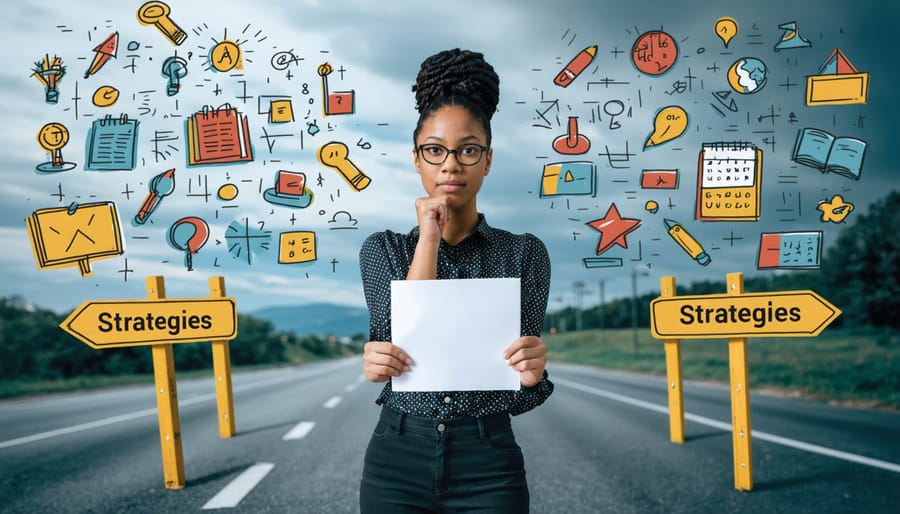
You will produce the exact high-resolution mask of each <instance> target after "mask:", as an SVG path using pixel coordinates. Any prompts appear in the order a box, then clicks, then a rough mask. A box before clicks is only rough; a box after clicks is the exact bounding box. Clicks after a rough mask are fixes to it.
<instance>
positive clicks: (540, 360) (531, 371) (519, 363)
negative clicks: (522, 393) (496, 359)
mask: <svg viewBox="0 0 900 514" xmlns="http://www.w3.org/2000/svg"><path fill="white" fill-rule="evenodd" d="M503 358H504V359H506V360H507V363H508V364H509V365H510V366H512V368H513V369H514V370H516V371H518V372H519V379H520V382H521V383H522V385H523V386H525V387H534V386H536V385H537V384H538V382H540V381H541V379H542V378H544V367H545V366H547V346H546V345H545V344H544V341H543V340H541V338H540V337H535V336H523V337H520V338H518V339H516V340H515V342H514V343H513V344H511V345H510V346H509V348H507V349H506V351H505V352H503Z"/></svg>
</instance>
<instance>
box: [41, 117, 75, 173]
mask: <svg viewBox="0 0 900 514" xmlns="http://www.w3.org/2000/svg"><path fill="white" fill-rule="evenodd" d="M37 141H38V144H39V145H41V148H43V149H44V150H46V151H47V153H49V154H50V157H51V161H50V162H42V163H40V164H38V165H37V166H36V168H37V170H38V171H45V172H53V171H69V170H71V169H73V168H75V163H74V162H65V161H64V160H63V156H62V148H63V147H64V146H66V144H67V143H68V142H69V131H68V129H66V127H65V126H64V125H63V124H62V123H55V122H54V123H48V124H46V125H44V126H43V127H41V130H39V131H38V134H37Z"/></svg>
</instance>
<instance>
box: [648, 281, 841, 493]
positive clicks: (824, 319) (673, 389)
mask: <svg viewBox="0 0 900 514" xmlns="http://www.w3.org/2000/svg"><path fill="white" fill-rule="evenodd" d="M726 284H727V286H726V287H727V289H728V291H727V293H726V294H724V295H696V296H676V295H675V277H662V278H661V279H660V296H659V297H658V298H656V299H655V300H653V301H652V302H650V331H651V333H652V335H653V337H655V338H656V339H662V340H663V341H664V344H665V352H666V383H667V384H668V388H667V389H668V392H669V436H670V440H671V441H672V442H674V443H679V444H680V443H684V395H683V393H682V377H681V348H680V341H681V339H682V338H685V339H702V338H707V339H709V338H727V339H728V363H729V368H730V373H729V377H730V383H731V432H732V434H731V438H732V446H733V452H734V488H735V489H737V490H739V491H749V490H751V489H753V466H752V456H751V441H750V382H749V379H748V366H747V338H748V337H775V336H780V337H810V336H816V335H819V334H820V333H821V332H822V330H824V329H825V327H827V326H828V325H829V324H831V322H832V321H834V319H835V318H837V317H838V316H839V315H840V314H841V311H840V309H838V308H837V307H835V306H834V305H831V304H830V303H828V301H827V300H825V299H824V298H822V297H821V296H819V295H818V294H816V293H815V292H813V291H780V292H771V293H744V274H743V273H729V274H728V275H727V277H726Z"/></svg>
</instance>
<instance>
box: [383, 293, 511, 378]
mask: <svg viewBox="0 0 900 514" xmlns="http://www.w3.org/2000/svg"><path fill="white" fill-rule="evenodd" d="M520 282H521V281H520V280H519V279H518V278H478V279H448V280H394V281H392V282H391V333H392V339H393V343H394V344H396V345H398V346H400V347H401V348H403V349H404V350H405V351H406V353H408V354H409V356H410V357H412V359H413V361H414V364H413V366H412V371H407V372H405V373H403V375H401V376H399V377H393V378H392V379H391V380H392V384H393V386H392V387H393V390H394V391H475V390H508V389H512V390H518V389H519V384H520V382H519V372H518V371H516V370H514V369H512V368H511V367H510V366H509V365H508V364H507V363H506V360H505V359H504V358H503V352H504V350H506V348H507V347H509V345H511V344H512V343H513V342H515V340H516V339H518V338H519V335H520V330H521V323H520V318H521V306H520V304H521V296H520V287H521V286H520Z"/></svg>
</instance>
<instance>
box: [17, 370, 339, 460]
mask: <svg viewBox="0 0 900 514" xmlns="http://www.w3.org/2000/svg"><path fill="white" fill-rule="evenodd" d="M331 371H332V369H331V368H325V369H321V370H317V371H314V372H310V373H309V374H299V376H298V374H294V373H291V374H289V375H282V376H278V377H275V378H270V379H263V380H260V381H259V382H250V383H248V384H244V385H240V386H236V387H234V388H233V389H232V392H233V393H242V392H244V391H250V390H252V389H257V388H260V387H266V386H269V385H273V384H279V383H281V382H288V381H291V380H305V379H309V378H314V377H317V376H319V375H324V374H326V373H330V372H331ZM215 399H216V394H215V393H209V394H200V395H197V396H194V397H191V398H187V399H180V398H179V400H178V407H179V408H181V407H187V406H189V405H195V404H199V403H204V402H208V401H210V400H215ZM157 413H158V411H157V409H156V407H154V408H152V409H144V410H139V411H135V412H129V413H126V414H121V415H118V416H112V417H109V418H103V419H98V420H96V421H90V422H88V423H81V424H80V425H72V426H68V427H63V428H57V429H55V430H49V431H47V432H41V433H38V434H32V435H29V436H24V437H17V438H15V439H9V440H6V441H0V449H2V448H9V447H11V446H18V445H20V444H27V443H33V442H35V441H41V440H43V439H50V438H52V437H58V436H61V435H66V434H72V433H75V432H81V431H84V430H90V429H92V428H97V427H102V426H105V425H112V424H114V423H121V422H123V421H130V420H132V419H137V418H142V417H145V416H156V415H157Z"/></svg>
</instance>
